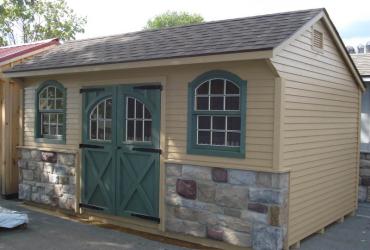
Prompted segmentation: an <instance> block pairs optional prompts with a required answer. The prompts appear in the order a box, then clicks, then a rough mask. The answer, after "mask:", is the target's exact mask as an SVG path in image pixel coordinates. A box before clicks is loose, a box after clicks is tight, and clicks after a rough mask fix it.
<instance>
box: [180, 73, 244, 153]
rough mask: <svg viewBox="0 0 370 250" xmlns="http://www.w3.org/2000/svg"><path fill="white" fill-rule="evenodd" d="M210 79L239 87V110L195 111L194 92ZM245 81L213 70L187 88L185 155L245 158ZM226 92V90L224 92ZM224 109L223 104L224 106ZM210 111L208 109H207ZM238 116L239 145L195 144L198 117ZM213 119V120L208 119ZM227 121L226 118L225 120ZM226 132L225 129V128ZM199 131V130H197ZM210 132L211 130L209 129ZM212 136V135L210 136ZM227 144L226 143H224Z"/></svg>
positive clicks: (230, 74)
mask: <svg viewBox="0 0 370 250" xmlns="http://www.w3.org/2000/svg"><path fill="white" fill-rule="evenodd" d="M212 79H224V80H226V81H231V82H232V83H234V84H235V85H237V86H238V87H239V98H240V99H239V110H237V111H228V110H226V111H225V110H195V95H196V94H195V90H196V88H197V87H198V86H200V85H201V84H203V83H204V82H206V81H209V80H212ZM209 87H210V86H209ZM246 89H247V81H245V80H242V79H241V78H240V77H238V76H237V75H235V74H233V73H231V72H228V71H224V70H213V71H209V72H206V73H203V74H202V75H200V76H198V77H197V78H196V79H194V80H193V81H192V82H190V83H189V87H188V121H187V125H188V131H187V132H188V134H187V153H188V154H196V155H209V156H220V157H232V158H245V152H246V146H245V130H246V99H247V93H246ZM224 91H226V90H224ZM224 107H225V104H224ZM209 109H210V108H209ZM201 115H209V116H240V145H239V146H236V147H230V146H218V145H217V146H216V145H200V144H197V133H198V126H197V119H198V116H201ZM210 119H213V118H210ZM225 119H227V118H225ZM225 129H226V131H227V128H225ZM199 130H200V129H199ZM211 130H212V129H211ZM211 136H212V134H211ZM226 143H227V141H226Z"/></svg>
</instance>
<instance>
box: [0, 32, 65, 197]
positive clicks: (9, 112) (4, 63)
mask: <svg viewBox="0 0 370 250" xmlns="http://www.w3.org/2000/svg"><path fill="white" fill-rule="evenodd" d="M58 43H59V40H58V39H48V40H43V41H38V42H33V43H26V44H19V45H13V46H4V47H0V193H1V195H2V196H5V197H6V198H11V197H14V196H15V197H16V196H17V193H18V167H17V163H16V162H17V157H16V148H15V147H16V146H17V145H18V132H19V119H18V114H19V111H20V110H19V107H20V106H19V103H20V100H19V97H20V92H19V91H20V89H21V88H20V87H19V85H18V84H17V83H15V82H12V81H11V80H10V79H8V78H7V77H5V76H4V74H3V71H5V70H7V69H9V68H11V67H13V66H14V65H16V64H18V63H21V62H23V61H24V60H27V59H29V58H31V57H32V56H33V55H35V54H38V53H41V52H43V51H45V50H47V49H50V48H51V47H53V46H55V45H56V44H58ZM13 114H15V116H13Z"/></svg>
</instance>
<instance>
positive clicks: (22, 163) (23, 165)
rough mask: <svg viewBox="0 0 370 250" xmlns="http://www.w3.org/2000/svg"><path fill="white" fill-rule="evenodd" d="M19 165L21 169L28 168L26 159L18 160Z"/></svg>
mask: <svg viewBox="0 0 370 250" xmlns="http://www.w3.org/2000/svg"><path fill="white" fill-rule="evenodd" d="M18 167H19V168H21V169H27V167H28V165H27V161H26V160H18Z"/></svg>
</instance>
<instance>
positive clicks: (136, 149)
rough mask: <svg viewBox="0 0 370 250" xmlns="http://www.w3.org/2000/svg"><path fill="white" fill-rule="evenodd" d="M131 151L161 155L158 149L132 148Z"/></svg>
mask: <svg viewBox="0 0 370 250" xmlns="http://www.w3.org/2000/svg"><path fill="white" fill-rule="evenodd" d="M132 150H133V151H140V152H148V153H159V154H162V150H161V149H159V148H132Z"/></svg>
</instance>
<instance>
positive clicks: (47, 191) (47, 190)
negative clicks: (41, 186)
mask: <svg viewBox="0 0 370 250" xmlns="http://www.w3.org/2000/svg"><path fill="white" fill-rule="evenodd" d="M45 194H46V195H49V196H53V195H54V185H52V184H45Z"/></svg>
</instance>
